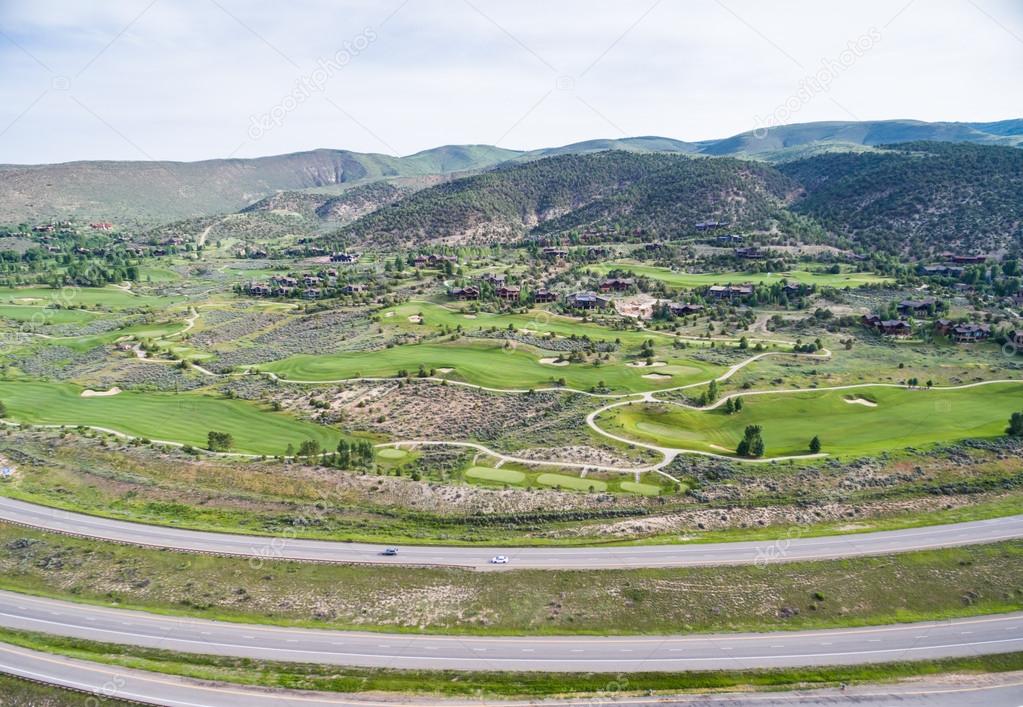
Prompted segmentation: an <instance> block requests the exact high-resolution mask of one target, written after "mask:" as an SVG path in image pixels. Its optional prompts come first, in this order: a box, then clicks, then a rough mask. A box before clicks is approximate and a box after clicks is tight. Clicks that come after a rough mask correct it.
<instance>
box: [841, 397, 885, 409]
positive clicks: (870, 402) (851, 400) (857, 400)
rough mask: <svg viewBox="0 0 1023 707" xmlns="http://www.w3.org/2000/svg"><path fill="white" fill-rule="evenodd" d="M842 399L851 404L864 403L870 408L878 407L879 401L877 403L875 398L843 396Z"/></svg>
mask: <svg viewBox="0 0 1023 707" xmlns="http://www.w3.org/2000/svg"><path fill="white" fill-rule="evenodd" d="M842 400H844V401H845V402H847V403H849V404H850V405H864V406H866V407H868V408H876V407H877V403H875V402H874V401H873V400H867V399H866V398H842Z"/></svg>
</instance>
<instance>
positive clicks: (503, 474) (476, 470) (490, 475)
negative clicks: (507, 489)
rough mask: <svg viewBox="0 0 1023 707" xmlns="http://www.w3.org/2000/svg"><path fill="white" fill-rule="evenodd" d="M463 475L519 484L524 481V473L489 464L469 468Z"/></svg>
mask: <svg viewBox="0 0 1023 707" xmlns="http://www.w3.org/2000/svg"><path fill="white" fill-rule="evenodd" d="M465 475H466V476H468V477H469V478H470V479H480V480H483V481H497V482H500V483H503V484H519V483H522V482H523V481H525V479H526V475H525V474H523V473H522V472H521V471H515V470H514V469H495V468H494V467H491V466H474V467H471V468H469V469H468V470H467V471H466V472H465Z"/></svg>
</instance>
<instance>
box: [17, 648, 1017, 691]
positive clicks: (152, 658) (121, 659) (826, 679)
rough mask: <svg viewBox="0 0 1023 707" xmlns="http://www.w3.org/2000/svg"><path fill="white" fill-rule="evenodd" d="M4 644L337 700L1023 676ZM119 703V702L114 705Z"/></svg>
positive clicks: (1007, 664)
mask: <svg viewBox="0 0 1023 707" xmlns="http://www.w3.org/2000/svg"><path fill="white" fill-rule="evenodd" d="M0 640H2V641H3V642H5V643H8V644H12V645H16V646H20V647H22V648H28V649H31V650H38V651H43V652H47V653H51V654H57V655H63V656H68V657H71V658H77V659H80V660H89V661H93V662H96V663H103V664H106V665H116V666H120V667H124V668H134V669H137V670H148V671H151V672H156V673H164V674H168V675H178V676H183V677H189V678H193V679H197V680H212V681H218V682H226V683H235V684H239V685H248V686H260V687H266V688H283V689H293V690H316V691H322V692H338V693H373V692H382V693H405V694H418V695H436V696H446V697H471V698H473V699H479V698H480V697H483V698H488V697H489V698H513V697H523V698H525V697H529V698H541V697H551V698H553V697H559V696H560V697H567V696H585V695H588V694H593V695H594V696H595V697H596V698H597V699H600V700H601V701H606V700H608V699H610V698H611V697H614V698H624V697H626V696H627V695H630V694H640V693H643V692H651V691H652V692H660V693H667V692H673V693H679V692H685V691H700V692H707V691H725V690H730V691H734V690H741V691H757V690H782V689H809V688H823V687H835V686H838V685H840V684H842V683H846V684H857V683H879V682H890V681H894V680H898V679H905V678H913V677H926V676H936V675H945V674H956V673H959V674H981V673H1003V672H1012V671H1018V670H1021V669H1023V653H1002V654H995V655H981V656H974V657H970V658H945V659H940V660H926V661H903V662H890V663H875V664H871V665H860V666H849V667H827V666H825V667H807V668H778V669H763V670H708V671H687V672H676V673H653V672H647V673H642V672H637V673H629V674H628V675H627V676H625V675H615V674H601V673H541V672H534V673H524V672H496V671H493V672H471V671H458V670H437V671H430V670H390V669H372V668H343V669H341V668H338V667H337V666H328V665H318V664H316V663H282V662H271V661H262V660H252V659H242V658H229V657H222V656H212V655H200V654H192V653H176V652H174V651H168V650H158V649H153V648H136V647H133V646H124V645H118V644H113V643H100V642H98V641H87V640H83V639H72V638H59V637H55V636H47V635H45V634H40V633H33V632H28V631H12V630H9V629H0ZM111 704H115V705H116V703H111Z"/></svg>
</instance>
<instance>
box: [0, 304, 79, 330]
mask: <svg viewBox="0 0 1023 707" xmlns="http://www.w3.org/2000/svg"><path fill="white" fill-rule="evenodd" d="M97 316H99V315H97V314H96V313H95V312H90V311H88V310H84V309H56V308H52V307H46V306H44V305H32V304H2V305H0V318H3V319H8V320H11V321H14V322H19V323H20V322H33V323H34V324H40V325H47V324H87V323H88V322H91V321H92V320H93V319H95V318H96V317H97Z"/></svg>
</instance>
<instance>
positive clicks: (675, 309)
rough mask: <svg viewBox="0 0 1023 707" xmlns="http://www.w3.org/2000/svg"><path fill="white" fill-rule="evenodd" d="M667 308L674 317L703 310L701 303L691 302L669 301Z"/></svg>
mask: <svg viewBox="0 0 1023 707" xmlns="http://www.w3.org/2000/svg"><path fill="white" fill-rule="evenodd" d="M668 309H669V310H671V313H672V314H674V315H675V316H676V317H686V316H689V315H690V314H696V313H697V312H702V311H703V305H702V304H692V303H689V302H669V303H668Z"/></svg>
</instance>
